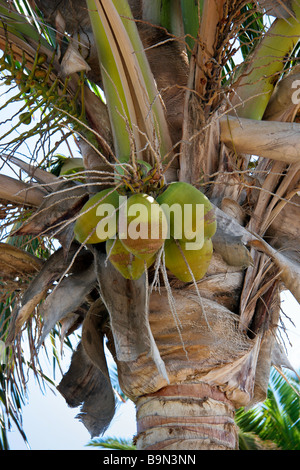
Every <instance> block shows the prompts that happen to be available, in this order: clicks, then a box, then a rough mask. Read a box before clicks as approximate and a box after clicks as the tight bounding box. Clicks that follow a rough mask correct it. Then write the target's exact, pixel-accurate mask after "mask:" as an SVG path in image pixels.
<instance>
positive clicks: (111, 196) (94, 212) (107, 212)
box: [74, 189, 119, 244]
mask: <svg viewBox="0 0 300 470" xmlns="http://www.w3.org/2000/svg"><path fill="white" fill-rule="evenodd" d="M98 202H99V203H98ZM118 207H119V194H118V192H117V191H112V189H103V190H102V191H100V192H99V193H97V194H95V195H94V196H92V197H91V198H90V199H89V200H88V201H87V202H86V203H85V205H84V206H83V207H82V209H81V211H80V214H81V215H80V216H79V218H78V219H77V220H76V222H75V226H74V235H75V238H76V240H77V241H79V242H80V243H87V244H95V243H102V242H104V241H106V240H108V239H109V238H113V237H114V236H115V235H116V233H117V209H118Z"/></svg>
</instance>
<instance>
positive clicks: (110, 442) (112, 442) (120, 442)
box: [87, 437, 136, 450]
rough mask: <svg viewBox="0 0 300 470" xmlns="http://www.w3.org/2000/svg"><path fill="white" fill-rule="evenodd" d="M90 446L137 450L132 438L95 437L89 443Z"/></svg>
mask: <svg viewBox="0 0 300 470" xmlns="http://www.w3.org/2000/svg"><path fill="white" fill-rule="evenodd" d="M87 445H88V446H90V447H101V448H102V449H113V450H136V447H135V445H133V444H132V441H131V440H130V439H121V438H116V437H106V438H103V439H102V438H95V439H92V440H91V441H90V442H89V443H88V444H87Z"/></svg>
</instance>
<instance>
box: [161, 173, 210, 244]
mask: <svg viewBox="0 0 300 470" xmlns="http://www.w3.org/2000/svg"><path fill="white" fill-rule="evenodd" d="M156 201H157V202H158V203H159V204H160V205H161V206H162V208H163V210H164V211H165V214H166V217H167V220H168V222H169V227H170V236H171V237H173V238H175V239H178V240H182V241H185V242H187V241H193V240H195V239H196V238H197V240H199V242H200V240H202V243H203V241H204V240H206V239H208V238H211V237H212V236H213V235H214V234H215V232H216V229H217V222H216V217H215V213H214V210H213V206H212V204H211V203H210V201H209V199H208V198H207V197H206V196H205V194H203V193H202V192H201V191H199V190H198V189H197V188H195V187H194V186H192V185H191V184H189V183H185V182H181V181H179V182H174V183H171V184H169V185H168V187H167V189H166V190H165V191H164V192H163V193H162V194H160V195H159V196H158V197H157V198H156ZM197 205H199V206H198V207H199V209H200V207H201V208H202V206H203V211H202V210H199V212H197V210H196V208H197ZM203 214H204V221H203Z"/></svg>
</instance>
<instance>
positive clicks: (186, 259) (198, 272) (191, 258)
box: [164, 238, 213, 282]
mask: <svg viewBox="0 0 300 470" xmlns="http://www.w3.org/2000/svg"><path fill="white" fill-rule="evenodd" d="M164 251H165V264H166V268H167V269H168V270H169V271H170V272H171V273H172V274H174V276H176V277H177V278H178V279H179V280H180V281H183V282H192V281H193V280H195V281H199V280H200V279H202V278H203V277H204V276H205V274H206V272H207V270H208V267H209V264H210V261H211V258H212V254H213V244H212V241H211V239H207V240H205V242H204V245H203V246H202V248H200V249H193V250H187V249H186V243H185V242H179V241H178V240H174V239H172V238H171V239H169V240H167V241H166V242H165V247H164ZM189 268H190V269H189ZM190 271H191V272H192V273H193V276H192V275H191V272H190ZM193 277H194V279H193Z"/></svg>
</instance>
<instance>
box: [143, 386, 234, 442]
mask: <svg viewBox="0 0 300 470" xmlns="http://www.w3.org/2000/svg"><path fill="white" fill-rule="evenodd" d="M136 406H137V436H136V438H135V441H136V446H137V449H138V450H195V449H197V450H235V449H237V429H236V425H235V423H234V406H233V405H232V403H231V402H230V401H229V400H228V399H227V398H226V396H225V394H224V393H223V392H221V391H219V390H218V389H217V388H216V387H211V386H210V385H207V384H205V383H201V382H200V383H190V384H180V385H172V386H167V387H164V388H162V389H161V390H159V391H158V392H156V393H152V394H148V395H146V396H143V397H140V398H139V399H138V400H137V403H136Z"/></svg>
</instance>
